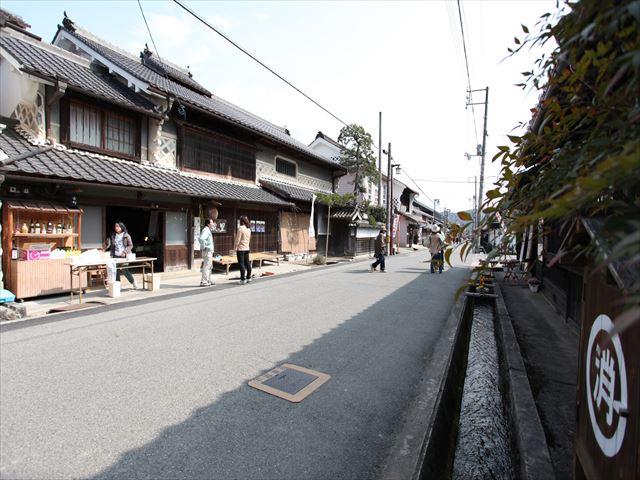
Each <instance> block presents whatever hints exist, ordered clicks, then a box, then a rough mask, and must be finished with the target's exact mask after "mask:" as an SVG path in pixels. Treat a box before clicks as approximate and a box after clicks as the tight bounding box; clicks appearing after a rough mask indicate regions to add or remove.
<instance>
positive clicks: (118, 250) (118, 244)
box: [105, 222, 138, 290]
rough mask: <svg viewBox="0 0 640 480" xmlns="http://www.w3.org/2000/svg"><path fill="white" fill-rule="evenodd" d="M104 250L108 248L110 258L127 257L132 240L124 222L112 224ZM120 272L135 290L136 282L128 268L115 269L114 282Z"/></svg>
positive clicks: (117, 279)
mask: <svg viewBox="0 0 640 480" xmlns="http://www.w3.org/2000/svg"><path fill="white" fill-rule="evenodd" d="M105 250H109V252H110V253H111V257H112V258H127V255H129V254H130V253H131V251H132V250H133V241H132V240H131V235H129V232H127V227H125V225H124V223H122V222H116V223H115V224H114V225H113V232H111V235H110V236H109V238H107V243H106V246H105ZM121 273H122V274H123V275H124V276H125V277H126V278H127V280H129V283H131V285H132V286H133V289H134V290H137V289H138V284H137V283H136V280H135V278H133V274H132V273H131V272H130V271H129V269H128V268H123V269H122V270H116V282H119V281H120V274H121Z"/></svg>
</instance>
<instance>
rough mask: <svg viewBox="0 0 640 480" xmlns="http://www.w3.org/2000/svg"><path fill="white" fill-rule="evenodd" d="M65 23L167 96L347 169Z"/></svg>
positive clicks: (271, 126) (255, 118) (71, 32)
mask: <svg viewBox="0 0 640 480" xmlns="http://www.w3.org/2000/svg"><path fill="white" fill-rule="evenodd" d="M64 24H65V26H60V27H59V28H60V29H62V30H64V31H65V32H67V33H68V34H69V35H72V36H73V37H75V38H76V39H78V40H79V41H80V42H82V43H83V44H85V45H86V46H87V47H89V48H90V49H92V50H94V51H95V52H97V53H98V54H100V55H101V56H103V57H104V58H106V59H107V60H108V61H110V62H112V63H114V64H116V65H118V66H119V67H120V68H122V69H124V70H126V71H127V72H128V73H129V74H130V75H132V76H134V77H136V78H138V79H139V80H142V81H144V82H147V83H149V84H150V85H152V86H154V87H155V88H158V89H160V90H162V91H163V92H165V93H169V94H171V95H174V96H176V97H177V98H178V99H179V100H181V101H182V102H185V103H187V104H190V105H192V106H195V107H197V108H200V109H203V110H206V111H208V112H210V113H212V114H213V115H215V116H217V117H220V118H222V119H224V120H226V121H229V122H232V123H234V124H236V125H240V126H241V127H244V128H246V129H249V130H251V131H253V132H255V133H258V134H260V135H262V136H264V137H267V138H269V139H271V140H274V141H276V142H278V143H280V144H283V145H286V146H287V147H289V148H293V149H295V150H297V151H299V152H302V153H304V154H305V155H307V156H309V157H312V158H313V159H314V160H315V161H317V162H318V163H322V164H323V165H325V166H327V167H330V168H332V169H334V170H344V167H342V166H341V165H340V164H339V163H337V162H335V161H333V160H331V159H328V158H326V157H323V156H322V155H320V154H318V153H317V152H316V151H315V150H313V149H312V148H309V147H308V146H307V145H305V144H303V143H302V142H299V141H298V140H296V139H295V138H293V137H291V136H290V135H289V134H288V133H287V130H286V129H285V128H283V127H279V126H277V125H274V124H273V123H271V122H268V121H267V120H264V119H263V118H260V117H258V116H257V115H254V114H252V113H250V112H248V111H246V110H244V109H242V108H240V107H238V106H236V105H233V104H232V103H230V102H227V101H226V100H223V99H221V98H219V97H216V96H214V95H212V96H207V95H203V94H201V93H199V92H197V91H194V90H192V89H189V88H187V87H185V86H184V85H182V84H180V83H178V82H175V81H173V80H171V78H168V77H165V76H162V75H160V74H158V73H157V72H155V71H154V70H152V69H151V68H149V67H147V66H146V65H144V64H143V63H142V61H141V60H140V59H136V58H135V57H133V56H132V55H130V54H127V53H126V52H124V51H121V50H119V49H117V47H114V46H112V45H109V44H108V43H107V42H105V41H104V40H101V39H98V38H96V37H95V36H94V35H92V34H91V33H89V32H86V31H84V30H82V29H81V28H79V27H78V26H76V25H74V24H73V23H72V22H71V21H69V20H65V22H64Z"/></svg>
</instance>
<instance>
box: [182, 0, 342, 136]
mask: <svg viewBox="0 0 640 480" xmlns="http://www.w3.org/2000/svg"><path fill="white" fill-rule="evenodd" d="M173 1H174V3H176V4H177V5H179V6H180V7H181V8H182V9H183V10H185V11H186V12H187V13H189V14H190V15H192V16H193V17H194V18H196V19H197V20H199V21H200V22H201V23H203V24H204V25H206V26H207V27H208V28H209V29H211V30H213V31H214V32H215V33H217V34H218V35H220V36H221V37H222V38H224V39H225V40H226V41H227V42H229V43H230V44H231V45H233V46H234V47H236V48H237V49H238V50H240V51H241V52H242V53H244V54H245V55H247V56H248V57H249V58H251V59H252V60H253V61H255V62H257V63H258V64H259V65H261V66H262V67H264V68H265V69H267V70H268V71H269V72H271V73H272V74H274V75H275V76H276V77H278V78H279V79H280V80H282V81H283V82H284V83H286V84H287V85H289V86H290V87H291V88H293V89H294V90H295V91H296V92H298V93H299V94H301V95H302V96H304V97H305V98H306V99H307V100H309V101H310V102H312V103H313V104H315V105H316V106H317V107H319V108H321V109H322V110H324V111H325V112H326V113H328V114H329V115H331V116H332V117H333V118H335V119H336V120H337V121H338V122H340V123H342V124H343V125H344V126H346V127H348V126H349V124H347V122H345V121H344V120H342V119H341V118H340V117H338V116H337V115H336V114H334V113H333V112H331V111H330V110H329V109H328V108H326V107H324V106H322V105H321V104H320V103H319V102H317V101H316V100H314V99H313V98H311V96H309V95H307V94H306V93H305V92H303V91H302V90H300V89H299V88H298V87H296V86H295V85H294V84H293V83H291V82H290V81H289V80H287V79H286V78H284V77H283V76H282V75H280V74H279V73H278V72H276V71H275V70H274V69H272V68H271V67H269V66H268V65H267V64H265V63H264V62H263V61H262V60H260V59H258V58H257V57H256V56H255V55H253V54H252V53H250V52H248V51H247V50H246V49H244V48H242V47H241V46H240V45H238V44H237V43H236V42H234V41H233V40H231V39H230V38H229V37H228V36H226V35H225V34H224V33H222V32H221V31H220V30H218V29H217V28H215V27H214V26H213V25H211V24H210V23H209V22H207V21H206V20H205V19H203V18H202V17H200V16H199V15H198V14H197V13H195V12H194V11H193V10H191V9H190V8H189V7H187V6H185V5H183V4H182V3H181V2H180V1H179V0H173Z"/></svg>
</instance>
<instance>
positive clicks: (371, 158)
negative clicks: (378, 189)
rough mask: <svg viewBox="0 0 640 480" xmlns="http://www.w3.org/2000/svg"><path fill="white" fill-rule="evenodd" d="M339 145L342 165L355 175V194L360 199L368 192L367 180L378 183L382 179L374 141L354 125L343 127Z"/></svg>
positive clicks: (359, 127) (358, 126)
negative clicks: (374, 149) (360, 194)
mask: <svg viewBox="0 0 640 480" xmlns="http://www.w3.org/2000/svg"><path fill="white" fill-rule="evenodd" d="M338 143H340V144H341V145H342V147H343V149H342V152H341V154H340V163H341V164H342V165H343V166H344V167H345V168H346V169H347V171H348V172H349V173H353V174H355V179H354V181H353V194H354V195H355V197H356V198H358V194H359V193H363V192H365V191H366V189H365V187H364V181H365V180H367V179H370V180H371V181H373V182H377V181H378V180H379V178H380V172H378V168H377V167H376V157H375V155H374V153H373V148H372V146H373V140H372V139H371V135H370V134H369V133H367V131H366V130H365V129H364V128H363V127H361V126H360V125H356V124H355V123H352V124H351V125H348V126H345V127H342V130H340V135H338Z"/></svg>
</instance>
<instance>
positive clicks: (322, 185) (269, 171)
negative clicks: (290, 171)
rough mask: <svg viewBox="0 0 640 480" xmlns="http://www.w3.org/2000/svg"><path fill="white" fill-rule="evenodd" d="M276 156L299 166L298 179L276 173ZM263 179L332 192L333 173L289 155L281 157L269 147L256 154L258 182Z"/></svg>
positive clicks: (261, 148)
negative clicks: (267, 178) (273, 179)
mask: <svg viewBox="0 0 640 480" xmlns="http://www.w3.org/2000/svg"><path fill="white" fill-rule="evenodd" d="M276 156H278V157H280V158H283V159H285V160H289V161H291V162H294V163H295V164H296V165H297V168H296V173H297V175H296V177H290V176H289V175H283V174H281V173H278V172H277V171H276ZM262 177H269V178H275V179H277V180H281V181H283V182H286V183H290V184H298V185H300V186H301V187H306V188H312V189H316V190H324V191H326V192H331V190H332V185H331V182H332V173H331V171H329V170H327V169H324V168H322V167H319V166H317V165H313V164H311V163H308V162H305V161H304V160H300V159H298V158H295V157H292V156H289V155H279V154H278V152H277V151H276V150H273V149H270V148H267V147H260V150H258V151H257V152H256V180H260V178H262Z"/></svg>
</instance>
